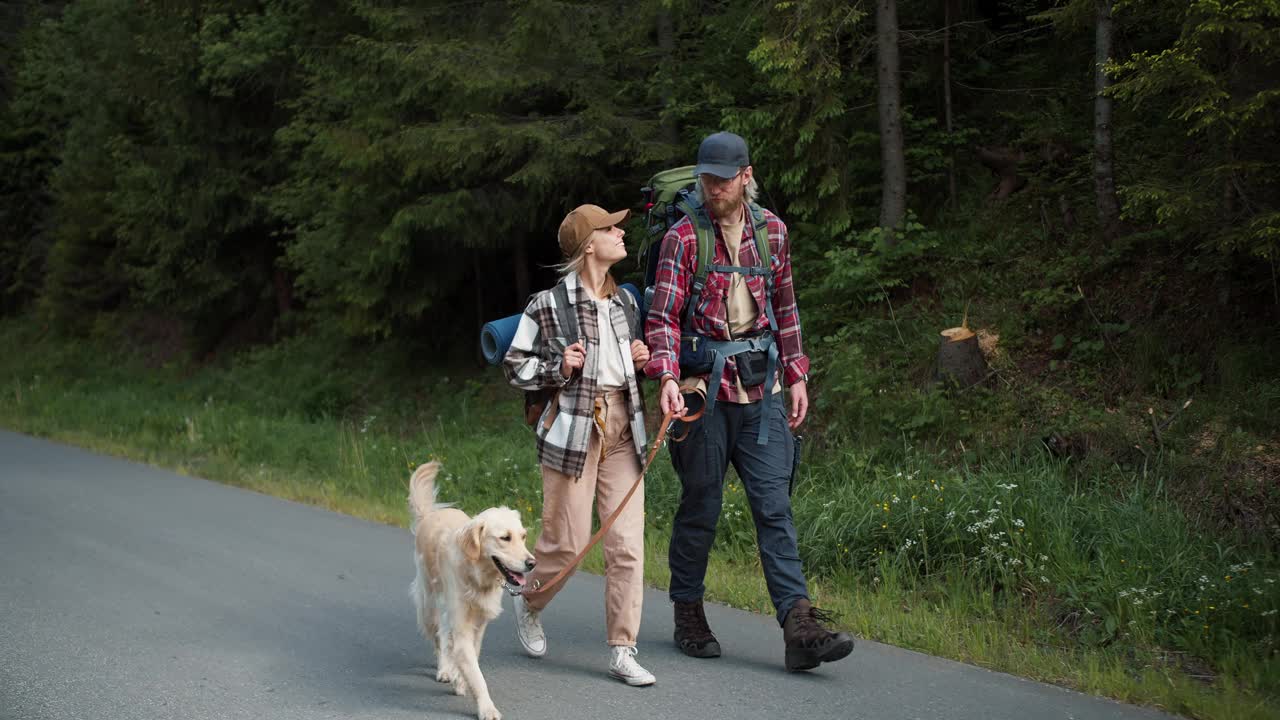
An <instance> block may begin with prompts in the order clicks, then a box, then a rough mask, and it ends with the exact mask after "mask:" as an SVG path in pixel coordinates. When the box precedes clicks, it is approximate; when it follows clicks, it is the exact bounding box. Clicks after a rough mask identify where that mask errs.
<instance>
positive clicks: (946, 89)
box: [942, 0, 956, 208]
mask: <svg viewBox="0 0 1280 720" xmlns="http://www.w3.org/2000/svg"><path fill="white" fill-rule="evenodd" d="M954 2H955V0H943V3H942V5H943V20H942V24H943V28H942V107H943V114H944V115H945V118H946V123H947V140H951V133H952V131H953V127H952V115H951V21H952V20H953V19H954V18H955V13H953V12H952V9H951V6H952V5H953V4H954ZM947 154H948V157H947V200H948V201H949V202H950V203H951V207H952V208H954V207H955V206H956V151H955V150H954V149H953V150H951V151H949V152H948V153H947Z"/></svg>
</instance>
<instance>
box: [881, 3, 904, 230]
mask: <svg viewBox="0 0 1280 720" xmlns="http://www.w3.org/2000/svg"><path fill="white" fill-rule="evenodd" d="M876 47H877V60H878V62H877V66H878V73H879V107H880V162H881V166H882V168H883V170H882V172H883V189H882V193H881V197H880V226H881V227H886V228H897V227H900V226H901V225H902V219H903V217H904V216H905V215H906V212H907V207H906V204H907V166H906V157H905V155H904V153H903V148H902V107H901V106H902V100H901V95H902V93H901V87H900V82H899V73H898V5H897V0H878V2H877V5H876Z"/></svg>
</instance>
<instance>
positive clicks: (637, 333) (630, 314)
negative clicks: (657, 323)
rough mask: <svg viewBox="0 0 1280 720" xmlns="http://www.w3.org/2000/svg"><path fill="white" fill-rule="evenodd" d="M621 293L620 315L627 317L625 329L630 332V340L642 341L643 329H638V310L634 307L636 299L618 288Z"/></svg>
mask: <svg viewBox="0 0 1280 720" xmlns="http://www.w3.org/2000/svg"><path fill="white" fill-rule="evenodd" d="M617 292H619V293H622V314H623V315H626V316H627V327H628V328H629V329H630V330H631V339H632V340H644V336H643V328H641V327H640V309H639V308H638V307H636V299H635V298H634V297H632V295H631V293H629V292H627V291H626V290H623V289H622V288H618V290H617Z"/></svg>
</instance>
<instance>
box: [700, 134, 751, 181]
mask: <svg viewBox="0 0 1280 720" xmlns="http://www.w3.org/2000/svg"><path fill="white" fill-rule="evenodd" d="M750 164H751V159H750V157H749V156H748V155H747V141H746V140H743V139H742V138H741V137H739V136H737V135H734V134H733V133H731V132H718V133H712V134H711V135H708V136H707V137H706V138H705V139H703V141H702V144H701V145H699V146H698V166H697V167H695V168H694V169H693V172H694V174H695V175H715V176H716V177H718V178H723V179H725V180H727V179H729V178H731V177H734V176H735V175H737V174H738V171H739V170H741V169H742V168H744V167H746V166H748V165H750Z"/></svg>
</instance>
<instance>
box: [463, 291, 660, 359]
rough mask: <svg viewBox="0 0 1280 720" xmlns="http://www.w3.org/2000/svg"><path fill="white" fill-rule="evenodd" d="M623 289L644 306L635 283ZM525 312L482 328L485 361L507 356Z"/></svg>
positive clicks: (481, 342)
mask: <svg viewBox="0 0 1280 720" xmlns="http://www.w3.org/2000/svg"><path fill="white" fill-rule="evenodd" d="M622 289H623V290H626V291H627V292H629V293H631V297H633V298H635V300H636V305H637V306H641V307H643V305H642V303H643V300H642V299H641V297H640V291H639V290H638V289H636V286H635V285H632V284H631V283H623V285H622ZM523 314H524V313H517V314H515V315H511V316H508V317H504V318H502V319H501V320H493V321H490V322H487V323H485V324H484V327H482V328H480V352H481V353H483V354H484V359H485V361H486V362H488V363H489V364H490V365H497V364H498V363H500V362H502V358H503V357H505V356H506V354H507V348H509V347H511V341H512V340H513V339H514V338H515V336H516V329H517V328H519V327H520V316H521V315H523ZM642 317H643V316H642Z"/></svg>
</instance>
